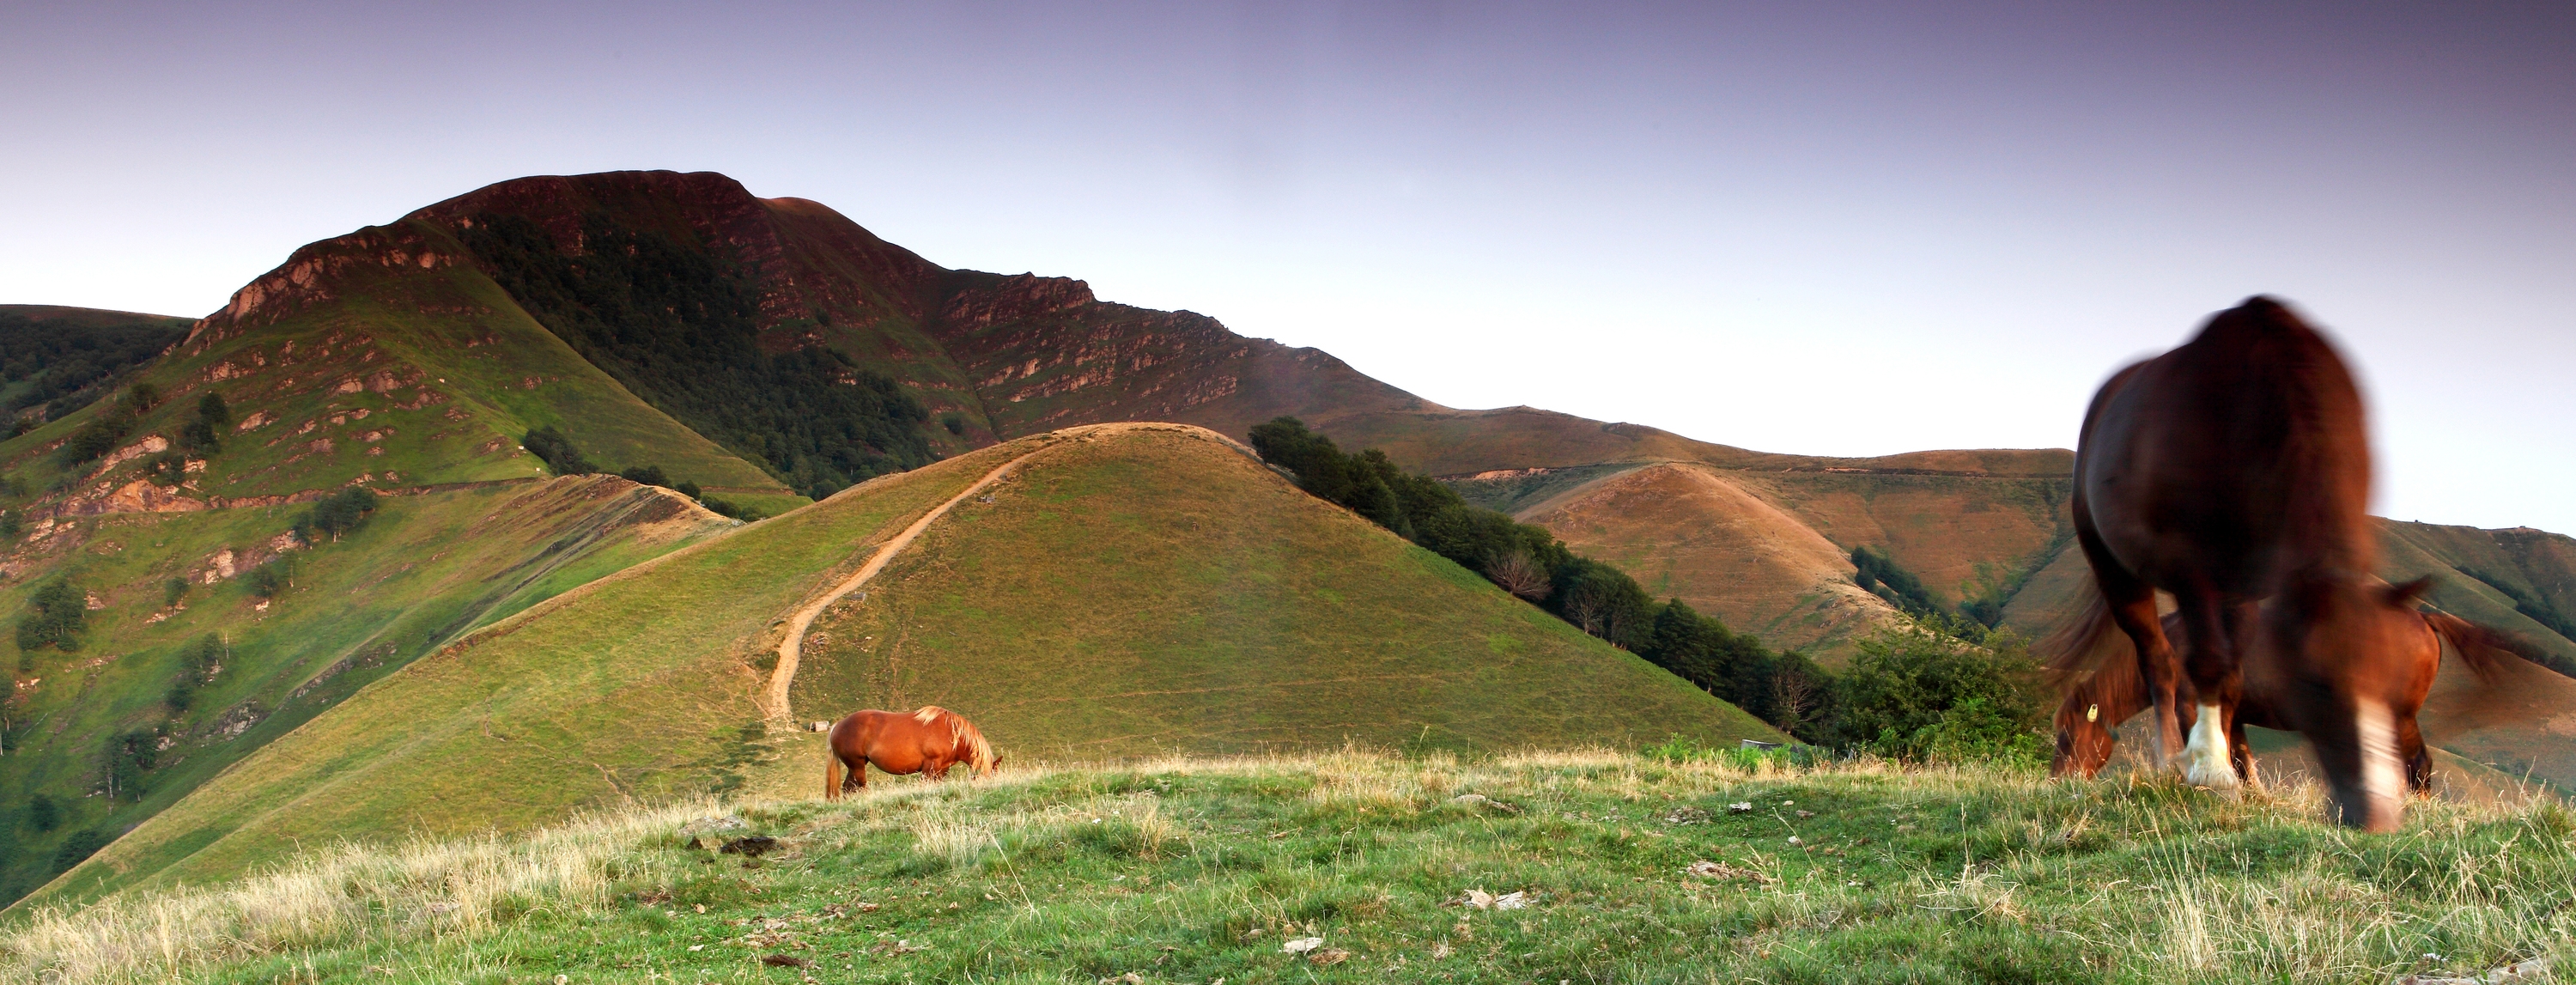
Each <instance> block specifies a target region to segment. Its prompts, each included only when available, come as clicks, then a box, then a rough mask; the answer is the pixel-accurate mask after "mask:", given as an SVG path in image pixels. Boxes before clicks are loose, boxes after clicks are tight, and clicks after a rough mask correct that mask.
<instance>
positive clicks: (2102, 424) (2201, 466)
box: [2050, 297, 2412, 830]
mask: <svg viewBox="0 0 2576 985" xmlns="http://www.w3.org/2000/svg"><path fill="white" fill-rule="evenodd" d="M2369 498H2370V441H2369V434H2368V432H2367V431H2366V430H2365V429H2364V427H2363V424H2362V405H2361V393H2360V390H2359V389H2358V388H2357V387H2355V386H2354V384H2353V381H2352V374H2351V372H2350V371H2348V370H2347V369H2345V367H2344V362H2343V359H2342V358H2341V357H2339V356H2337V355H2336V354H2335V351H2334V348H2333V347H2332V346H2330V345H2328V344H2327V342H2326V340H2325V339H2324V337H2322V336H2320V335H2318V334H2317V332H2316V330H2314V329H2312V328H2309V327H2308V325H2307V324H2306V323H2305V322H2302V321H2301V320H2300V319H2299V317H2298V316H2297V315H2295V314H2292V313H2291V312H2290V310H2289V309H2288V308H2286V307H2284V306H2282V305H2281V304H2280V303H2279V302H2277V301H2274V300H2272V299H2270V298H2264V297H2256V298H2250V299H2247V300H2246V302H2245V303H2244V304H2242V305H2239V306H2238V307H2236V308H2234V309H2231V310H2228V311H2223V312H2220V313H2218V314H2217V315H2215V316H2213V317H2211V318H2210V320H2209V323H2208V324H2207V325H2205V326H2203V327H2202V328H2201V331H2200V334H2199V335H2197V336H2195V337H2194V338H2193V339H2192V340H2191V341H2189V342H2187V343H2184V344H2183V345H2182V346H2181V347H2179V348H2176V349H2174V350H2173V351H2171V352H2167V353H2165V354H2164V355H2161V356H2158V357H2156V358H2154V359H2150V360H2147V361H2145V362H2142V363H2138V364H2136V365H2133V366H2130V367H2128V368H2127V369H2123V370H2121V371H2120V372H2119V373H2118V374H2116V375H2114V376H2112V377H2111V380H2110V382H2108V383H2105V384H2103V386H2102V390H2101V392H2099V393H2097V394H2095V395H2094V397H2093V404H2092V407H2091V408H2090V409H2088V410H2087V411H2086V412H2085V415H2084V430H2083V433H2082V436H2081V437H2080V438H2079V439H2078V442H2077V445H2076V451H2075V490H2074V501H2073V508H2074V519H2075V534H2076V540H2077V542H2078V543H2079V544H2081V545H2082V546H2083V548H2084V557H2085V559H2086V560H2087V561H2089V562H2091V564H2092V568H2093V584H2094V586H2095V587H2096V588H2097V589H2098V590H2099V591H2100V595H2101V600H2100V601H2101V604H2100V605H2098V606H2088V611H2087V613H2086V617H2085V620H2084V621H2083V622H2080V623H2078V624H2076V625H2073V626H2070V627H2068V629H2067V631H2066V632H2065V633H2062V634H2060V636H2059V637H2058V638H2057V639H2056V640H2054V641H2052V642H2054V643H2057V644H2058V645H2057V646H2055V647H2052V648H2050V649H2053V650H2054V651H2055V652H2054V653H2052V655H2051V658H2050V663H2051V665H2052V666H2053V667H2055V668H2057V669H2058V670H2060V671H2062V672H2070V673H2075V672H2081V671H2087V670H2091V669H2093V668H2092V666H2090V662H2091V661H2094V660H2097V659H2098V657H2097V656H2095V654H2097V653H2098V651H2100V650H2101V649H2102V648H2101V647H2098V646H2092V645H2088V644H2090V642H2091V641H2094V640H2097V639H2098V638H2099V637H2101V635H2102V632H2103V630H2104V629H2105V628H2106V627H2107V626H2116V627H2117V628H2118V629H2119V630H2120V631H2121V632H2122V633H2124V634H2125V635H2126V636H2128V638H2129V641H2130V643H2131V645H2132V647H2133V648H2134V651H2135V653H2136V654H2137V659H2138V663H2139V669H2140V671H2141V673H2142V675H2143V678H2144V680H2145V683H2146V686H2147V693H2148V696H2149V698H2150V701H2151V705H2152V707H2153V708H2154V709H2155V715H2156V731H2155V735H2156V761H2157V763H2158V764H2159V765H2164V764H2168V763H2171V762H2172V761H2173V759H2174V757H2175V755H2176V753H2177V752H2178V751H2179V752H2181V753H2182V754H2183V758H2184V760H2185V763H2184V771H2183V774H2184V777H2185V778H2186V779H2187V780H2189V781H2190V782H2192V783H2195V784H2200V785H2204V786H2210V787H2221V788H2233V787H2234V786H2235V785H2236V783H2237V777H2236V772H2235V770H2234V768H2233V767H2232V765H2231V760H2232V759H2233V758H2234V756H2233V754H2232V753H2231V752H2230V751H2229V748H2228V736H2229V734H2230V732H2231V731H2232V730H2233V727H2232V720H2233V716H2234V715H2235V712H2236V707H2237V704H2238V702H2239V700H2240V699H2241V698H2242V696H2243V693H2244V674H2243V666H2242V657H2241V654H2242V653H2243V652H2244V651H2245V650H2246V649H2247V648H2248V644H2249V643H2250V641H2251V638H2252V635H2253V634H2254V633H2257V632H2261V633H2265V634H2268V635H2269V636H2270V637H2271V640H2270V641H2269V642H2270V644H2271V645H2272V647H2273V648H2274V651H2275V653H2276V659H2275V660H2273V661H2271V663H2272V664H2273V667H2272V668H2271V671H2270V672H2271V673H2272V674H2273V675H2274V677H2275V678H2276V680H2274V681H2273V682H2272V683H2271V684H2270V685H2268V686H2267V691H2266V693H2267V696H2268V700H2269V704H2270V708H2271V711H2272V713H2273V715H2274V716H2276V717H2277V719H2278V720H2279V721H2280V723H2281V724H2284V725H2287V726H2289V727H2291V728H2292V729H2295V730H2297V731H2298V732H2299V733H2300V734H2302V735H2305V736H2307V737H2308V741H2309V742H2310V743H2312V744H2313V745H2314V746H2315V747H2316V751H2317V759H2318V760H2319V762H2320V763H2321V764H2322V765H2323V767H2324V771H2325V774H2326V779H2327V782H2328V784H2329V785H2330V787H2331V788H2332V790H2333V798H2334V803H2335V807H2336V814H2337V819H2338V820H2340V821H2341V822H2343V823H2344V824H2347V825H2352V826H2355V827H2361V828H2368V829H2371V830H2387V829H2390V828H2394V827H2396V825H2397V823H2398V818H2399V814H2400V811H2401V810H2402V809H2403V808H2402V806H2401V804H2400V801H2399V797H2400V795H2401V791H2400V790H2399V780H2398V777H2399V773H2400V770H2399V764H2398V761H2397V744H2398V743H2397V719H2396V715H2395V712H2394V710H2393V709H2391V708H2390V707H2389V706H2388V704H2387V703H2386V700H2385V698H2384V697H2383V696H2382V695H2383V694H2384V692H2385V691H2386V690H2387V689H2386V687H2385V686H2384V685H2383V684H2382V682H2380V681H2378V680H2376V679H2375V678H2371V677H2369V676H2368V675H2372V674H2378V673H2384V672H2388V671H2389V670H2390V669H2391V668H2396V667H2400V666H2402V665H2403V663H2404V661H2403V660H2402V659H2394V658H2393V657H2392V655H2394V654H2402V653H2403V652H2404V646H2405V641H2404V638H2403V636H2402V635H2400V634H2401V633H2402V631H2403V629H2404V621H2403V620H2396V619H2390V618H2386V616H2387V615H2388V614H2389V613H2392V612H2405V611H2411V609H2412V606H2411V605H2408V604H2406V603H2405V602H2404V601H2403V600H2401V599H2397V598H2394V597H2392V596H2391V594H2390V593H2388V592H2387V591H2385V590H2382V589H2374V588H2373V587H2371V582H2370V580H2369V578H2368V577H2367V575H2366V574H2365V572H2368V571H2370V570H2371V568H2372V566H2373V565H2372V562H2373V561H2374V560H2376V554H2377V544H2376V540H2375V531H2374V530H2373V529H2372V528H2371V524H2370V518H2369V516H2368V514H2367V513H2366V512H2365V509H2364V508H2365V507H2366V505H2367V504H2368V501H2369ZM2159 589H2161V590H2164V591H2166V592H2170V593H2172V594H2173V596H2174V599H2175V601H2176V602H2177V603H2178V605H2179V610H2178V611H2179V614H2180V615H2181V617H2182V624H2183V625H2184V626H2185V627H2187V631H2186V632H2185V634H2184V643H2185V645H2186V649H2185V650H2183V651H2182V652H2181V653H2180V654H2177V653H2176V651H2175V650H2174V647H2173V646H2172V644H2171V642H2170V641H2169V640H2167V639H2166V637H2165V634H2164V629H2163V627H2162V626H2161V625H2160V624H2159V620H2158V619H2157V616H2156V591H2157V590H2159ZM2264 599H2276V600H2277V601H2276V604H2274V605H2273V606H2272V607H2271V608H2270V609H2269V610H2267V611H2266V613H2265V614H2264V615H2263V617H2262V618H2261V621H2260V622H2261V624H2260V625H2259V626H2258V625H2257V616H2256V607H2255V606H2256V603H2257V602H2259V601H2261V600H2264ZM2186 675H2188V676H2189V678H2190V683H2191V694H2192V695H2193V700H2194V702H2196V703H2197V704H2198V706H2199V707H2198V709H2197V711H2198V713H2197V714H2196V715H2195V716H2194V721H2193V726H2192V730H2191V742H2190V745H2189V746H2188V747H2187V748H2185V747H2184V746H2183V743H2182V741H2181V740H2182V730H2181V716H2180V713H2179V710H2178V709H2177V707H2176V699H2177V695H2178V693H2179V690H2180V685H2181V678H2183V677H2184V676H2186Z"/></svg>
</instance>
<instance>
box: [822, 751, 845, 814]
mask: <svg viewBox="0 0 2576 985" xmlns="http://www.w3.org/2000/svg"><path fill="white" fill-rule="evenodd" d="M823 799H824V800H839V799H841V754H840V753H837V752H834V751H832V746H831V744H830V743H828V742H827V743H825V744H824V745H823Z"/></svg>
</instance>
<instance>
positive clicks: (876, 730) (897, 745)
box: [823, 705, 1002, 800]
mask: <svg viewBox="0 0 2576 985" xmlns="http://www.w3.org/2000/svg"><path fill="white" fill-rule="evenodd" d="M826 744H827V745H828V746H829V747H830V752H829V754H828V755H827V756H826V758H825V759H824V761H823V799H825V800H839V799H841V795H842V794H845V793H848V792H850V791H852V790H865V789H867V787H868V766H869V765H870V764H874V765H875V766H876V768H878V769H881V770H884V771H886V772H888V773H919V774H921V775H922V778H923V779H930V780H936V779H940V778H943V777H946V776H947V775H948V769H949V767H952V766H955V765H957V764H959V763H965V764H966V765H967V766H968V767H969V768H970V769H972V770H973V771H974V775H975V776H991V775H992V774H993V771H994V770H997V769H1000V768H1002V757H1000V756H996V755H994V754H993V746H992V744H990V743H987V742H985V741H984V733H983V732H981V731H979V730H977V729H976V728H975V723H973V722H969V721H967V720H966V716H964V715H960V714H958V713H956V712H953V711H950V710H948V709H946V708H942V707H939V706H938V705H924V706H922V708H921V710H919V711H877V710H874V709H869V710H867V711H854V712H851V713H850V715H849V717H847V718H844V719H841V720H840V721H838V722H835V723H833V724H832V733H831V735H830V737H829V738H828V739H827V741H826ZM844 768H847V769H848V770H849V775H848V776H846V777H844V776H843V775H842V772H841V771H842V770H843V769H844Z"/></svg>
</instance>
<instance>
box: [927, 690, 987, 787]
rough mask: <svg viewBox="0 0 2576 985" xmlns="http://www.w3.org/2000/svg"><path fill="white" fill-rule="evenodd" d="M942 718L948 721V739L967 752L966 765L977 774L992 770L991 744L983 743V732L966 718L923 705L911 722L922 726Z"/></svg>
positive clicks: (937, 707) (938, 707)
mask: <svg viewBox="0 0 2576 985" xmlns="http://www.w3.org/2000/svg"><path fill="white" fill-rule="evenodd" d="M942 718H945V719H947V720H948V738H949V739H950V740H951V741H953V742H955V743H956V744H958V745H959V746H962V747H965V749H966V750H967V759H966V764H967V765H968V766H971V767H973V768H974V770H975V772H977V773H982V772H985V771H987V770H990V769H992V768H993V744H992V743H989V742H986V741H984V731H983V730H982V729H978V728H976V727H975V723H973V722H969V721H967V720H966V716H964V715H960V714H958V713H956V712H953V711H950V710H948V709H946V708H942V707H940V706H938V705H923V706H921V709H920V710H919V711H915V712H913V713H912V720H913V721H916V722H920V723H921V724H923V725H930V724H933V723H935V722H937V721H939V720H940V719H942Z"/></svg>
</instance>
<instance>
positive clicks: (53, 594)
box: [18, 578, 89, 668]
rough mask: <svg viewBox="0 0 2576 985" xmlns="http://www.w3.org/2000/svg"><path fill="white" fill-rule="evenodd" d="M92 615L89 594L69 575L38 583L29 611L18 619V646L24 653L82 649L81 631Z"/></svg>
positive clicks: (21, 662) (28, 600) (28, 604)
mask: <svg viewBox="0 0 2576 985" xmlns="http://www.w3.org/2000/svg"><path fill="white" fill-rule="evenodd" d="M88 615H89V596H88V594H87V593H85V592H82V591H81V590H80V588H79V587H78V586H75V585H73V584H72V583H71V579H69V578H56V579H54V580H52V581H49V582H46V583H44V584H42V585H39V586H36V591H35V593H34V594H32V595H30V596H28V598H27V614H26V615H24V616H21V617H19V619H18V650H19V653H20V654H22V658H21V660H20V662H19V666H20V667H21V668H25V667H27V666H28V664H27V662H26V660H25V659H24V657H23V655H25V654H31V653H33V652H34V651H36V650H41V649H44V648H45V647H48V646H50V647H53V648H55V649H57V650H61V651H64V652H66V653H69V652H71V651H73V650H78V649H80V632H81V629H82V628H83V626H84V624H85V622H86V620H87V618H88Z"/></svg>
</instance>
